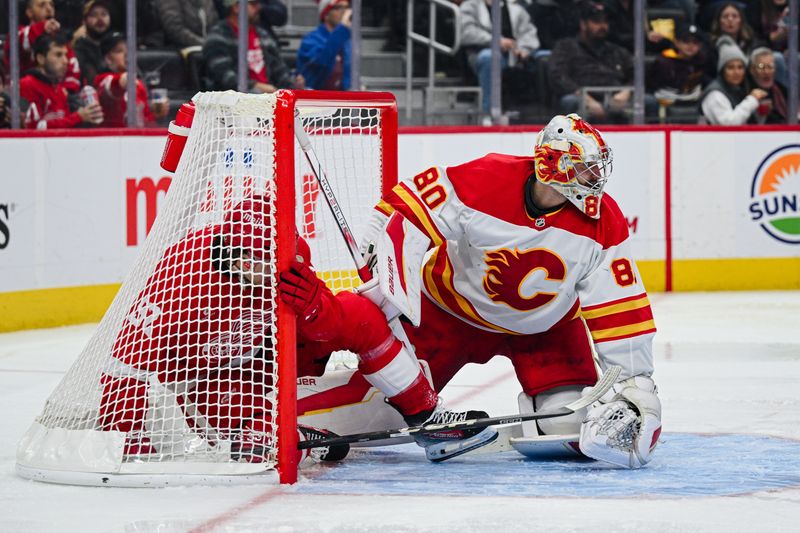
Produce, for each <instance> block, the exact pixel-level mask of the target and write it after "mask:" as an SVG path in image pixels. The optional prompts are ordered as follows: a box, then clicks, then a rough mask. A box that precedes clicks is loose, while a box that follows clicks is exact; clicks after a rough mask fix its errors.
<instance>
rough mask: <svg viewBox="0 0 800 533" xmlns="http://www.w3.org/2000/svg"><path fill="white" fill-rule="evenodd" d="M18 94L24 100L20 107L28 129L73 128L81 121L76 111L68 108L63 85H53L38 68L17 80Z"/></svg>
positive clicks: (65, 90)
mask: <svg viewBox="0 0 800 533" xmlns="http://www.w3.org/2000/svg"><path fill="white" fill-rule="evenodd" d="M19 95H20V98H22V99H23V100H24V102H23V106H22V107H23V111H24V112H25V127H26V128H28V129H39V130H45V129H53V128H73V127H75V126H77V125H78V124H80V123H81V122H82V120H81V116H80V115H79V114H78V113H77V111H76V112H70V110H69V104H68V102H67V89H66V88H65V87H64V85H63V84H61V83H57V84H55V85H54V84H53V83H52V82H51V81H50V79H49V78H47V76H45V75H44V74H42V73H41V72H39V71H38V70H33V71H31V73H30V74H28V75H27V76H25V77H24V78H22V79H21V80H20V81H19Z"/></svg>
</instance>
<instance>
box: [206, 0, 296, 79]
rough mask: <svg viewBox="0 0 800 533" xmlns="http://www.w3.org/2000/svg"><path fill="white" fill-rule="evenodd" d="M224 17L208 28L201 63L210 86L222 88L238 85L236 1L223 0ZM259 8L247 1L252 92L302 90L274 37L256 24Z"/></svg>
mask: <svg viewBox="0 0 800 533" xmlns="http://www.w3.org/2000/svg"><path fill="white" fill-rule="evenodd" d="M223 6H224V8H225V10H226V11H225V12H226V18H225V19H223V20H221V21H219V22H218V23H217V24H215V25H214V27H213V28H211V31H209V32H208V37H206V41H205V43H203V62H204V63H205V71H206V76H207V77H208V80H209V88H210V89H212V90H215V91H225V90H228V89H236V88H237V81H238V76H237V68H238V61H237V58H238V54H239V43H238V39H239V3H238V0H224V1H223ZM259 11H260V7H259V4H258V2H256V1H255V0H250V1H249V2H248V4H247V18H248V20H249V26H248V39H247V71H248V76H247V87H248V89H247V90H248V92H251V93H272V92H275V91H276V90H278V89H304V88H305V80H304V79H303V77H302V76H299V75H298V76H293V75H292V73H291V71H290V69H289V67H288V66H287V65H286V63H285V62H284V61H283V59H281V55H280V50H278V45H277V43H276V42H275V40H274V39H273V38H272V37H271V36H270V34H269V33H267V31H266V30H264V29H262V28H260V27H258V26H256V24H257V23H258V20H259V19H258V16H259Z"/></svg>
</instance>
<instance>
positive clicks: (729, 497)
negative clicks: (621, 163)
mask: <svg viewBox="0 0 800 533" xmlns="http://www.w3.org/2000/svg"><path fill="white" fill-rule="evenodd" d="M651 302H652V304H653V308H654V313H655V316H656V322H657V326H658V328H659V333H658V334H657V336H656V374H655V376H654V377H655V378H656V381H657V383H658V385H659V387H660V391H661V392H660V396H661V399H662V402H663V406H664V428H665V433H664V435H663V437H662V442H661V443H660V444H659V448H658V449H657V451H656V456H655V458H654V460H653V462H652V463H651V464H650V465H648V468H646V469H643V470H640V471H620V470H614V469H608V468H604V467H602V466H599V465H596V464H594V463H586V462H582V463H573V464H563V463H562V464H559V463H556V464H552V463H551V464H541V463H539V464H537V463H534V462H532V461H528V460H525V459H524V458H522V456H520V455H517V454H516V453H515V452H510V453H505V454H499V455H496V456H481V457H475V458H472V459H467V458H465V459H463V460H454V461H452V462H446V463H442V464H438V465H433V464H429V463H427V462H426V461H425V460H424V456H423V454H422V451H421V450H420V449H419V448H417V447H415V446H414V445H406V446H401V447H392V448H383V449H380V450H376V449H373V450H370V451H360V450H359V451H357V452H355V453H353V454H352V457H351V458H349V459H350V460H349V461H348V462H347V463H345V464H343V465H339V466H335V467H328V468H323V467H320V466H316V467H312V468H311V469H307V470H305V471H304V472H303V473H302V476H303V477H302V479H301V481H300V482H299V483H298V484H296V485H294V486H291V487H286V486H247V487H172V488H165V489H118V488H85V487H72V486H58V485H48V484H43V483H37V482H33V481H27V480H23V479H21V478H19V477H17V476H16V475H15V473H14V457H15V449H16V445H17V441H18V440H19V438H20V436H21V435H22V433H23V432H24V431H25V430H26V429H27V427H28V425H29V424H30V422H31V421H32V420H33V419H34V417H35V416H36V415H37V414H38V413H39V411H40V410H41V408H42V405H43V403H44V401H45V399H46V398H47V396H48V395H49V393H50V392H51V391H52V390H53V388H54V387H55V386H56V384H57V383H58V382H59V380H60V379H61V377H62V376H63V374H64V372H65V371H66V369H67V368H68V367H69V365H70V364H71V363H72V361H73V360H74V359H75V357H76V356H77V354H78V352H79V351H80V350H81V349H82V347H83V345H84V344H85V343H86V342H87V340H88V339H89V337H90V336H91V334H92V332H93V330H94V325H85V326H74V327H66V328H58V329H51V330H38V331H27V332H18V333H11V334H5V335H0V406H1V407H0V427H2V428H3V429H2V431H0V464H1V465H2V466H0V531H2V532H49V531H53V532H73V531H75V532H93V531H103V532H117V531H120V532H122V531H124V532H140V531H158V532H173V531H180V532H184V531H185V532H189V531H192V532H200V531H231V532H232V531H236V532H239V531H280V532H372V531H386V532H391V531H401V532H412V531H426V532H440V531H446V532H458V533H462V532H472V531H481V532H483V531H497V532H506V531H534V530H538V531H548V532H549V531H575V532H585V531H603V532H616V531H622V532H637V533H638V532H644V531H647V532H648V533H650V532H662V531H663V532H667V531H669V532H673V531H681V532H684V531H687V532H688V531H720V532H722V531H724V532H748V533H749V532H753V531H770V532H795V531H798V530H800V526H798V516H800V293H798V292H760V293H753V292H750V293H746V292H740V293H687V294H654V295H651ZM486 383H493V385H492V386H491V387H490V388H487V387H486V386H485V384H486ZM518 391H519V386H518V385H517V383H516V380H515V378H514V377H513V373H512V372H511V367H510V365H509V364H508V363H507V361H505V360H503V359H499V358H495V359H494V360H492V361H491V362H490V363H489V364H487V365H484V366H474V365H472V366H470V367H468V368H465V369H464V370H463V371H462V372H461V373H459V375H458V376H457V377H456V378H455V380H454V381H453V382H452V383H451V384H450V385H449V386H448V388H447V389H446V390H445V394H444V396H445V397H446V398H448V399H449V400H450V403H451V405H453V406H456V407H459V408H481V409H485V410H487V411H489V412H490V413H492V414H498V415H499V414H508V413H512V412H514V411H515V409H516V395H517V393H518ZM773 437H774V438H773ZM754 487H755V488H754Z"/></svg>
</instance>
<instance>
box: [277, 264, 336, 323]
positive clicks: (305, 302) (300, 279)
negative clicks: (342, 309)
mask: <svg viewBox="0 0 800 533" xmlns="http://www.w3.org/2000/svg"><path fill="white" fill-rule="evenodd" d="M324 286H325V283H324V282H323V281H322V280H321V279H319V278H318V277H317V275H316V274H315V273H314V271H313V270H311V268H310V267H309V266H308V264H307V263H300V262H297V261H292V264H291V266H290V267H289V270H287V271H285V272H282V273H281V280H280V283H278V291H279V292H280V295H281V300H283V302H284V303H286V304H288V305H290V306H291V307H292V309H294V311H295V313H297V316H298V317H300V318H301V319H302V320H303V321H305V322H311V321H313V320H314V319H315V318H316V316H317V314H319V312H320V308H321V307H322V288H323V287H324Z"/></svg>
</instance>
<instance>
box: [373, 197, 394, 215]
mask: <svg viewBox="0 0 800 533" xmlns="http://www.w3.org/2000/svg"><path fill="white" fill-rule="evenodd" d="M375 209H376V210H377V211H379V212H381V213H383V214H384V215H386V216H387V217H388V216H391V214H392V213H394V207H392V206H391V204H389V203H388V202H387V201H386V200H381V201H379V202H378V203H377V204H376V205H375Z"/></svg>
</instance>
